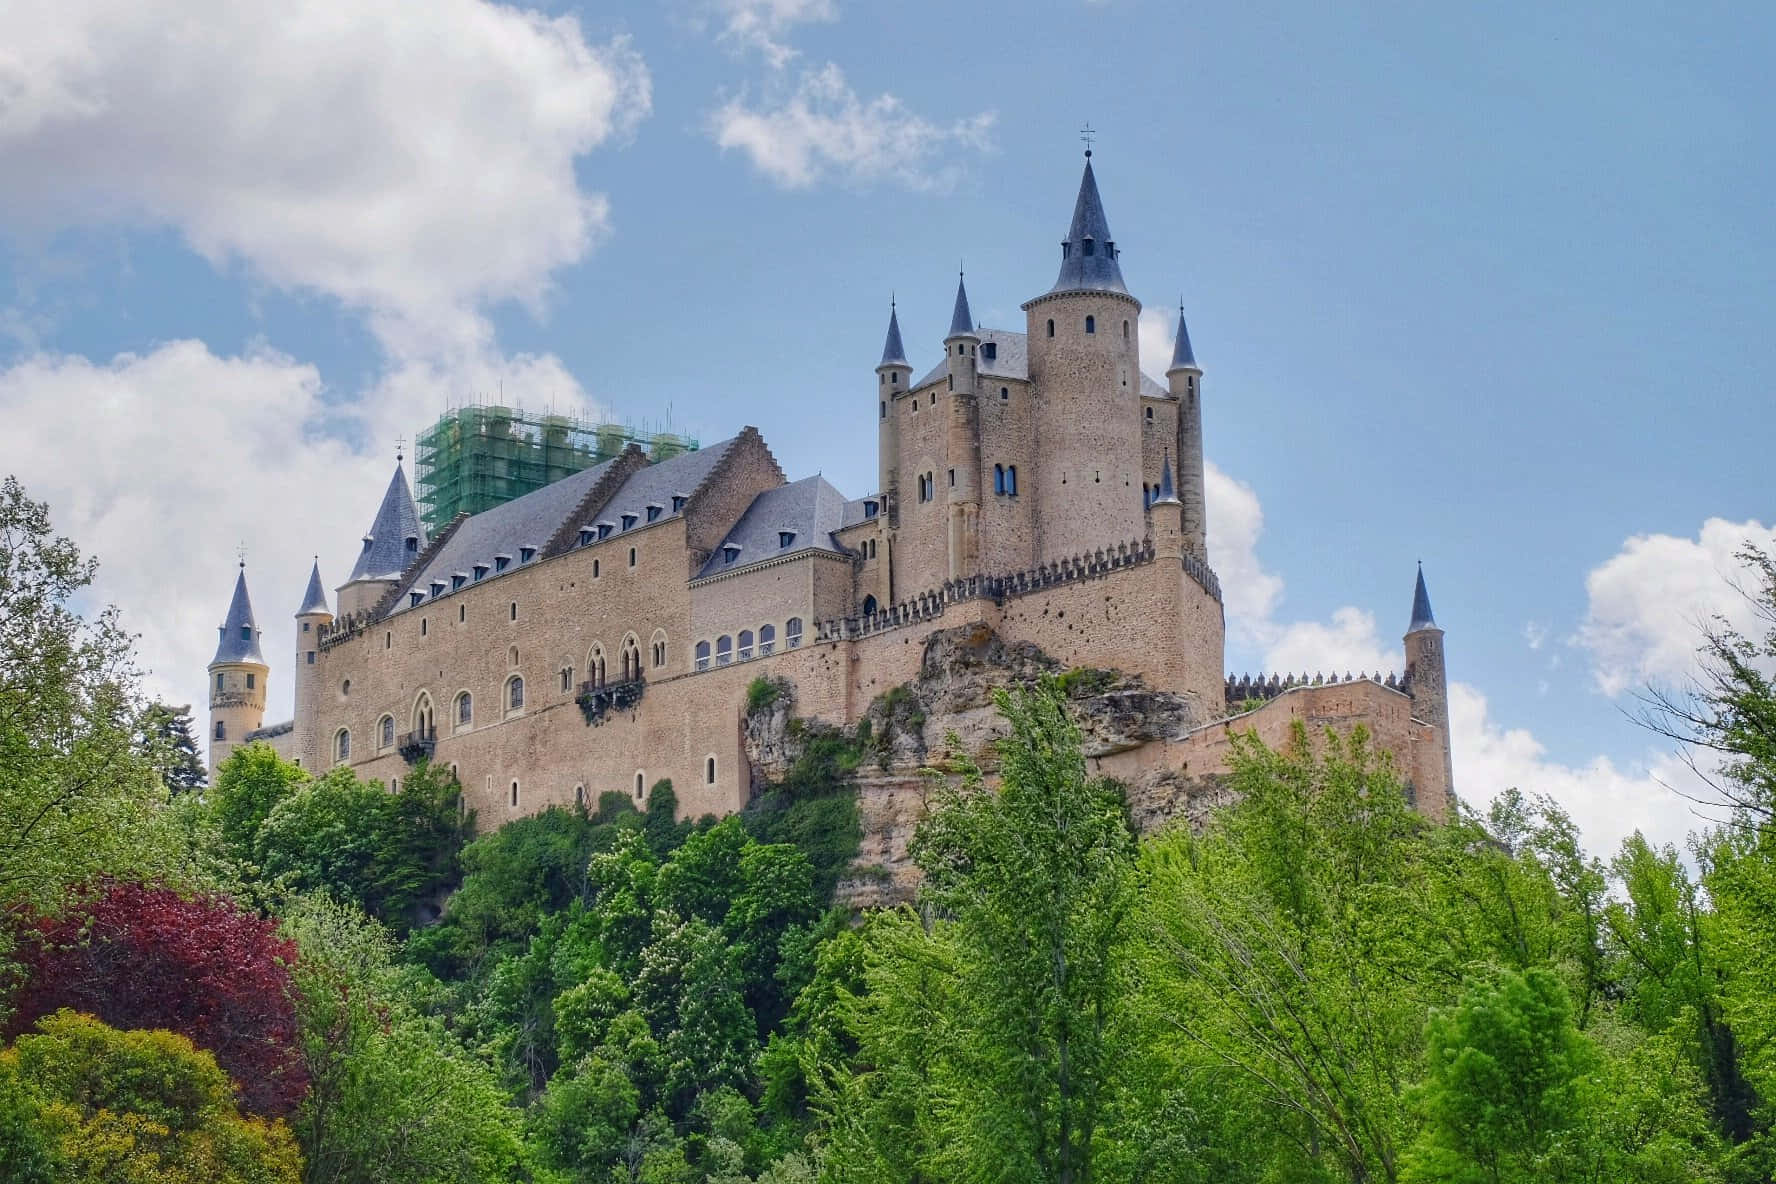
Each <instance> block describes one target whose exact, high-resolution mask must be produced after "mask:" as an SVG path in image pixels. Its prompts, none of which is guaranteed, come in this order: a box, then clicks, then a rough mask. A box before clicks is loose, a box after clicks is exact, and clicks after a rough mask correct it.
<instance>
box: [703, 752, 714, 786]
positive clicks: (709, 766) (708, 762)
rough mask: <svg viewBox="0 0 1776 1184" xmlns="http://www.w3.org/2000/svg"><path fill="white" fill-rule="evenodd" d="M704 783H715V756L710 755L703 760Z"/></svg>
mask: <svg viewBox="0 0 1776 1184" xmlns="http://www.w3.org/2000/svg"><path fill="white" fill-rule="evenodd" d="M703 784H704V785H714V784H715V758H714V757H708V758H705V760H704V761H703Z"/></svg>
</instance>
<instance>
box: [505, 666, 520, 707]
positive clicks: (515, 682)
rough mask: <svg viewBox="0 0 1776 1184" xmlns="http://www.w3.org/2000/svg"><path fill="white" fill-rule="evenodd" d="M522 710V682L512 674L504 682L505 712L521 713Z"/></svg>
mask: <svg viewBox="0 0 1776 1184" xmlns="http://www.w3.org/2000/svg"><path fill="white" fill-rule="evenodd" d="M523 709H524V680H523V679H522V678H520V677H518V676H517V675H516V674H514V675H513V676H512V677H511V678H508V679H507V680H506V710H507V711H522V710H523Z"/></svg>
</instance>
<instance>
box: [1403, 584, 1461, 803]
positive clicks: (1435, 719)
mask: <svg viewBox="0 0 1776 1184" xmlns="http://www.w3.org/2000/svg"><path fill="white" fill-rule="evenodd" d="M1405 689H1406V693H1407V694H1409V695H1411V696H1412V716H1413V718H1414V719H1419V720H1423V721H1424V722H1425V723H1427V724H1430V725H1431V726H1432V727H1434V728H1436V730H1437V733H1438V735H1439V736H1440V737H1441V738H1442V747H1443V751H1442V753H1441V759H1440V762H1432V763H1433V765H1434V764H1436V763H1441V765H1442V768H1441V770H1438V769H1436V768H1435V767H1432V768H1429V769H1427V768H1425V767H1424V762H1419V765H1420V767H1419V781H1420V782H1429V781H1432V780H1434V778H1435V776H1436V774H1437V773H1438V772H1441V774H1442V777H1443V784H1442V786H1441V789H1442V792H1443V793H1444V794H1453V793H1454V791H1455V766H1454V763H1453V761H1452V760H1451V759H1450V752H1449V679H1448V674H1447V671H1446V667H1445V666H1444V654H1443V630H1441V629H1439V628H1437V621H1436V619H1435V618H1434V617H1432V616H1431V595H1430V593H1429V592H1427V591H1426V590H1425V577H1424V565H1423V564H1420V565H1419V568H1418V586H1417V587H1416V588H1415V589H1413V592H1412V623H1411V624H1410V625H1408V626H1407V627H1406V686H1405ZM1424 788H1431V787H1430V786H1425V787H1424ZM1419 804H1420V806H1421V808H1422V807H1424V806H1425V805H1426V804H1427V803H1426V802H1425V795H1424V793H1423V792H1422V791H1421V793H1420V797H1419Z"/></svg>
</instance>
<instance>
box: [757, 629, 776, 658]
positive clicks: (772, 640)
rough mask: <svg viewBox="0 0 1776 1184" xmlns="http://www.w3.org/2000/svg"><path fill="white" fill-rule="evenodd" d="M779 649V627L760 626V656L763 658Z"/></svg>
mask: <svg viewBox="0 0 1776 1184" xmlns="http://www.w3.org/2000/svg"><path fill="white" fill-rule="evenodd" d="M776 648H777V626H775V625H760V626H759V654H760V656H761V657H762V656H763V655H765V654H768V653H770V652H771V651H772V650H774V649H776Z"/></svg>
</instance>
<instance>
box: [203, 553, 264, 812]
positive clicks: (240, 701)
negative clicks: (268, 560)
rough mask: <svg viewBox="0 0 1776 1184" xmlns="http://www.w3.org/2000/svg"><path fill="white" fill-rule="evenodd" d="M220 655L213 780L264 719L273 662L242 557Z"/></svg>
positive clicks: (215, 678)
mask: <svg viewBox="0 0 1776 1184" xmlns="http://www.w3.org/2000/svg"><path fill="white" fill-rule="evenodd" d="M218 632H219V633H220V634H221V636H220V637H219V638H218V639H217V641H216V656H215V657H214V658H211V659H210V666H209V670H210V781H211V783H212V784H213V783H214V782H215V780H216V767H217V766H218V765H220V764H221V763H222V762H223V761H225V760H227V759H228V754H229V753H231V752H233V751H234V750H235V748H236V746H238V745H239V744H240V742H241V741H242V740H243V739H244V738H245V737H246V735H247V733H248V732H251V731H252V730H253V729H255V728H257V727H259V726H261V725H262V724H264V723H265V680H266V678H267V677H268V676H269V675H270V674H271V667H269V666H267V665H266V664H265V658H264V657H263V656H262V655H261V654H260V653H259V626H258V624H257V623H256V622H255V621H254V620H253V602H252V601H251V600H250V599H248V597H247V564H246V561H245V560H242V561H241V569H240V574H239V575H238V576H236V577H235V580H234V599H233V600H231V601H229V604H228V617H227V619H226V620H224V621H223V622H222V625H221V627H220V629H219V630H218Z"/></svg>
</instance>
